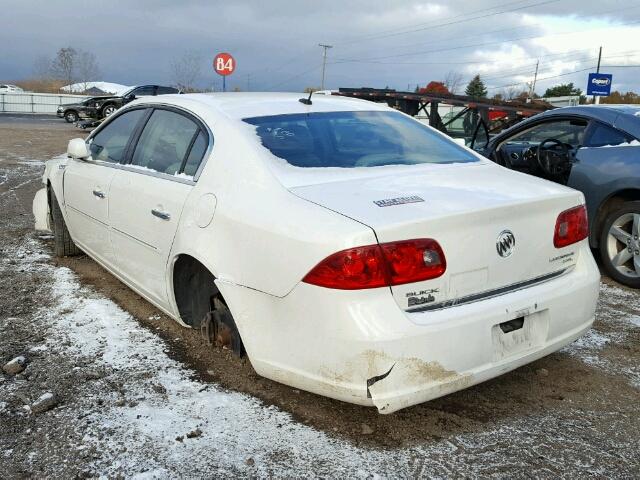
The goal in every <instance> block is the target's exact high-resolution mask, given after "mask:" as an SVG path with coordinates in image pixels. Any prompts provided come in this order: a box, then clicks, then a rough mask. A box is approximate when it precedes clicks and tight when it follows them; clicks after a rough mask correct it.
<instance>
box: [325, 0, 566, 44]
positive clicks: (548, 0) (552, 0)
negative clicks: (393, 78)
mask: <svg viewBox="0 0 640 480" xmlns="http://www.w3.org/2000/svg"><path fill="white" fill-rule="evenodd" d="M559 1H560V0H545V1H542V2H536V3H532V4H529V5H524V6H520V7H517V8H512V9H507V10H500V11H498V12H493V13H485V14H483V15H478V16H475V17H471V18H467V19H462V20H456V21H451V22H445V23H439V24H435V25H434V24H422V25H423V26H422V27H420V28H416V29H413V30H407V31H401V32H396V33H388V34H377V35H369V36H366V37H363V38H361V39H359V40H352V41H351V42H343V43H342V44H338V45H340V46H343V45H350V44H353V43H356V42H362V41H369V40H374V39H380V38H389V37H395V36H398V35H406V34H409V33H415V32H420V31H423V30H426V29H434V28H441V27H447V26H449V25H455V24H459V23H465V22H469V21H472V20H478V19H482V18H488V17H492V16H495V15H502V14H503V13H511V12H516V11H518V10H524V9H526V8H531V7H538V6H542V5H546V4H549V3H557V2H559ZM517 3H522V1H517V2H510V3H506V4H503V5H501V6H507V5H513V4H517ZM495 8H499V7H495ZM481 11H485V12H486V8H485V9H482V10H477V11H476V12H473V13H477V12H481ZM467 15H468V14H467ZM459 16H460V15H459ZM459 16H458V17H459ZM450 18H457V17H450Z"/></svg>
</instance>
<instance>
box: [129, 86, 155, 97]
mask: <svg viewBox="0 0 640 480" xmlns="http://www.w3.org/2000/svg"><path fill="white" fill-rule="evenodd" d="M155 90H156V89H155V87H154V86H153V85H149V86H146V87H138V88H136V89H135V90H134V91H133V92H131V93H133V94H134V95H135V96H136V97H144V96H148V95H155V94H156V92H155Z"/></svg>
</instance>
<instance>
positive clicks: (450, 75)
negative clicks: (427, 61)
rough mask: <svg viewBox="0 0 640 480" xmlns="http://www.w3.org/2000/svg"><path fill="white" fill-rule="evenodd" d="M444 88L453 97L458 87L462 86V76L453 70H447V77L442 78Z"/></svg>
mask: <svg viewBox="0 0 640 480" xmlns="http://www.w3.org/2000/svg"><path fill="white" fill-rule="evenodd" d="M443 83H444V86H445V87H447V90H449V91H450V92H451V93H452V94H453V95H455V94H456V93H457V92H458V89H459V88H460V85H462V74H461V73H460V72H456V71H454V70H449V72H447V76H446V77H444V82H443Z"/></svg>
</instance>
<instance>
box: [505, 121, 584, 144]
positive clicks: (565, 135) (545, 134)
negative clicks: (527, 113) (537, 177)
mask: <svg viewBox="0 0 640 480" xmlns="http://www.w3.org/2000/svg"><path fill="white" fill-rule="evenodd" d="M586 129H587V121H586V120H555V121H549V122H544V123H539V124H538V125H536V126H535V127H533V128H530V129H528V130H525V131H524V132H520V133H518V134H516V135H514V136H513V137H511V138H510V139H509V140H508V143H535V144H539V143H542V142H543V141H544V140H548V139H554V140H558V141H560V142H563V143H568V144H570V145H572V146H574V147H577V146H579V145H583V144H584V132H585V130H586Z"/></svg>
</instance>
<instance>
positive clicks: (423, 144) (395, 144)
mask: <svg viewBox="0 0 640 480" xmlns="http://www.w3.org/2000/svg"><path fill="white" fill-rule="evenodd" d="M244 121H245V122H247V123H249V124H251V125H255V126H256V127H257V129H256V131H257V134H258V136H259V137H260V140H261V141H262V145H264V147H265V148H267V149H268V150H269V151H270V152H271V153H273V154H274V155H275V156H277V157H280V158H282V159H284V160H286V161H287V162H288V163H289V164H290V165H293V166H296V167H307V168H309V167H340V168H354V167H378V166H383V165H418V164H423V163H467V162H476V161H478V159H477V158H476V157H475V156H474V155H472V154H471V153H469V152H468V151H466V150H465V149H464V148H462V147H460V146H458V145H456V144H455V143H454V142H453V141H451V140H448V139H446V138H443V137H442V136H441V135H440V134H438V133H437V132H434V131H432V130H431V129H429V128H428V127H426V126H424V125H422V124H420V123H419V122H416V121H414V120H412V119H410V118H407V117H406V116H404V115H402V114H400V113H398V112H320V113H308V114H289V115H275V116H269V117H254V118H246V119H244Z"/></svg>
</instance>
